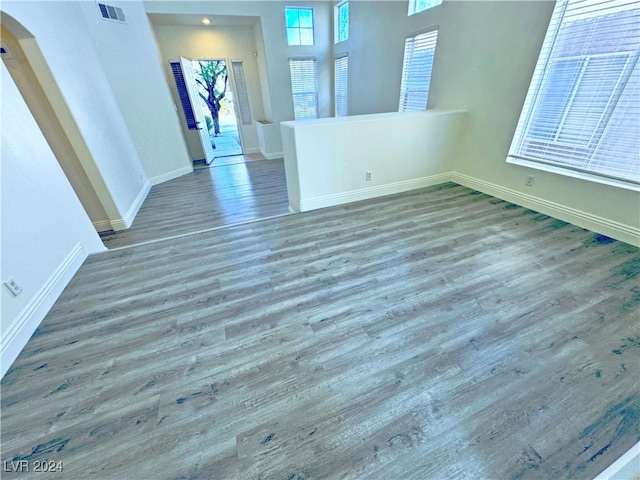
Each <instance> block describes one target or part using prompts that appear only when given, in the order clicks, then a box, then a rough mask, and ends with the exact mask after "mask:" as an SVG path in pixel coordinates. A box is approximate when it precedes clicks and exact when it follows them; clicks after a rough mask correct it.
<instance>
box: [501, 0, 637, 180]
mask: <svg viewBox="0 0 640 480" xmlns="http://www.w3.org/2000/svg"><path fill="white" fill-rule="evenodd" d="M639 55H640V1H638V0H560V1H558V2H557V4H556V8H555V10H554V13H553V15H552V18H551V22H550V24H549V29H548V31H547V36H546V38H545V41H544V44H543V46H542V50H541V52H540V57H539V59H538V64H537V66H536V69H535V72H534V75H533V78H532V80H531V85H530V87H529V92H528V94H527V97H526V100H525V104H524V107H523V110H522V114H521V116H520V121H519V123H518V127H517V129H516V132H515V136H514V139H513V142H512V144H511V148H510V150H509V159H508V160H509V161H510V162H513V163H522V161H524V162H533V163H534V164H547V165H552V166H554V167H561V168H562V169H565V170H572V171H578V172H583V173H587V174H590V175H596V176H599V177H609V178H614V179H616V180H622V181H623V182H630V183H635V184H640V69H639V66H638V56H639Z"/></svg>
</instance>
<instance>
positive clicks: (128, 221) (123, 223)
mask: <svg viewBox="0 0 640 480" xmlns="http://www.w3.org/2000/svg"><path fill="white" fill-rule="evenodd" d="M149 190H151V182H150V181H149V180H147V181H146V182H144V185H143V186H142V188H141V189H140V191H139V192H138V195H137V196H136V198H135V199H134V200H133V202H132V203H131V206H130V207H129V210H128V211H127V213H126V214H125V216H124V218H119V219H117V220H111V225H113V229H114V230H115V231H116V232H118V231H120V230H126V229H127V228H129V227H130V226H131V225H132V224H133V220H134V219H135V218H136V215H137V214H138V211H139V210H140V207H142V204H143V203H144V201H145V199H146V198H147V195H148V194H149Z"/></svg>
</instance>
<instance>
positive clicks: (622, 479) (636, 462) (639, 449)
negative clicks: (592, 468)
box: [594, 442, 640, 480]
mask: <svg viewBox="0 0 640 480" xmlns="http://www.w3.org/2000/svg"><path fill="white" fill-rule="evenodd" d="M637 478H640V442H639V443H636V444H635V445H634V446H633V447H631V448H630V449H629V450H628V451H627V453H625V454H624V455H622V457H620V458H619V459H618V460H616V461H615V462H613V464H612V465H611V466H610V467H609V468H607V469H606V470H605V471H604V472H602V473H601V474H600V475H598V476H597V477H596V478H595V479H594V480H632V479H637Z"/></svg>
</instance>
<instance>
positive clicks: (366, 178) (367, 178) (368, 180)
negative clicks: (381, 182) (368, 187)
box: [364, 172, 371, 182]
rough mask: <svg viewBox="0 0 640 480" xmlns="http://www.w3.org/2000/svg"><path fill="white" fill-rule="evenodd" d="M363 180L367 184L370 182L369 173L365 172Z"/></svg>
mask: <svg viewBox="0 0 640 480" xmlns="http://www.w3.org/2000/svg"><path fill="white" fill-rule="evenodd" d="M364 179H365V180H366V181H367V182H370V181H371V172H366V173H365V174H364Z"/></svg>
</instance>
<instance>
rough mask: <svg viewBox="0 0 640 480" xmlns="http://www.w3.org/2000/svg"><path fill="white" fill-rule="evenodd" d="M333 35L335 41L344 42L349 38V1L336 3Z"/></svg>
mask: <svg viewBox="0 0 640 480" xmlns="http://www.w3.org/2000/svg"><path fill="white" fill-rule="evenodd" d="M333 18H334V27H333V30H334V36H335V43H339V42H344V41H345V40H348V39H349V2H342V3H339V4H338V5H336V7H335V9H334V12H333Z"/></svg>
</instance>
